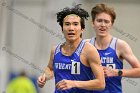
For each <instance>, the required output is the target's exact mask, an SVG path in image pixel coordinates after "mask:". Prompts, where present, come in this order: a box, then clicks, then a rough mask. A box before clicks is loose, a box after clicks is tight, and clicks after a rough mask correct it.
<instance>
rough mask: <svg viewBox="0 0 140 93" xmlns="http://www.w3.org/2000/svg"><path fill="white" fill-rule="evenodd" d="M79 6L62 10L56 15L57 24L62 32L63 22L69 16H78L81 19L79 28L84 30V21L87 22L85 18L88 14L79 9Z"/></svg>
mask: <svg viewBox="0 0 140 93" xmlns="http://www.w3.org/2000/svg"><path fill="white" fill-rule="evenodd" d="M80 5H81V4H78V5H75V6H74V7H72V8H69V7H66V8H64V9H63V10H62V11H60V12H58V13H57V22H58V23H59V25H60V26H61V28H62V30H63V20H64V18H65V17H66V16H67V15H70V14H75V15H78V16H79V17H80V18H81V21H80V23H81V28H82V29H84V28H85V21H84V19H86V20H88V19H87V17H89V14H88V12H87V11H85V10H84V9H82V8H80Z"/></svg>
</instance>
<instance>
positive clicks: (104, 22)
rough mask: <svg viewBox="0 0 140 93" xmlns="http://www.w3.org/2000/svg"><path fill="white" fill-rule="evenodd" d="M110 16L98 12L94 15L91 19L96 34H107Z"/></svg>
mask: <svg viewBox="0 0 140 93" xmlns="http://www.w3.org/2000/svg"><path fill="white" fill-rule="evenodd" d="M111 20H112V19H111V16H110V15H109V14H107V13H100V14H97V15H96V18H95V20H94V21H93V27H94V29H95V33H96V36H107V35H108V34H109V31H110V29H111V27H112V22H111Z"/></svg>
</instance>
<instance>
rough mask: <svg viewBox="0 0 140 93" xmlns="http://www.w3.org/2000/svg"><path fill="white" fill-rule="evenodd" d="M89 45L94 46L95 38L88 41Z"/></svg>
mask: <svg viewBox="0 0 140 93" xmlns="http://www.w3.org/2000/svg"><path fill="white" fill-rule="evenodd" d="M89 43H91V44H92V45H94V46H95V37H93V38H91V39H90V41H89Z"/></svg>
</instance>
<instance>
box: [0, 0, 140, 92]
mask: <svg viewBox="0 0 140 93" xmlns="http://www.w3.org/2000/svg"><path fill="white" fill-rule="evenodd" d="M73 2H75V3H81V4H82V7H83V8H85V9H86V10H87V11H88V12H89V14H90V11H91V8H92V7H93V6H94V5H95V4H96V3H98V2H102V0H94V1H93V0H89V1H87V0H77V1H75V0H58V1H57V0H13V1H12V0H11V1H9V3H7V4H8V7H2V8H1V7H0V27H1V28H0V36H1V37H0V48H1V49H2V47H6V51H0V52H1V53H0V54H1V56H0V75H1V73H5V74H3V75H2V76H3V78H4V79H2V78H1V77H0V84H1V86H3V87H2V88H1V89H2V91H4V90H5V88H6V84H5V83H6V78H7V74H8V72H10V71H14V72H20V71H22V70H23V69H24V70H25V71H26V72H27V73H28V74H29V75H34V76H39V75H40V74H41V72H40V70H41V69H43V68H45V66H46V65H47V63H48V60H49V54H50V49H51V47H52V46H53V45H56V44H58V43H59V42H61V41H62V40H61V35H62V34H61V28H60V26H59V25H58V23H57V22H56V15H55V14H56V13H57V12H58V11H60V9H63V8H64V7H66V6H71V5H72V3H73ZM103 2H106V3H107V4H108V5H110V6H112V7H114V9H115V10H116V12H117V19H116V23H115V24H114V26H115V27H116V28H117V29H118V30H116V29H113V30H112V34H113V35H114V36H116V37H118V38H121V39H123V40H125V41H127V42H128V43H129V45H130V46H131V47H132V49H133V52H134V54H135V55H136V57H138V59H140V56H139V51H138V50H139V47H140V42H139V39H140V38H139V35H140V34H139V33H140V32H139V24H140V18H139V16H140V12H139V11H140V1H139V0H133V1H131V0H124V1H119V0H117V1H107V0H104V1H103ZM6 11H7V12H6ZM4 12H6V13H4ZM5 15H6V16H5ZM3 18H4V19H3ZM1 20H3V21H1ZM6 22H7V23H6ZM122 33H125V34H124V35H123V34H122ZM128 34H129V36H130V35H133V37H134V38H133V40H131V39H132V36H131V39H130V37H127V35H128ZM58 35H59V36H58ZM93 35H94V33H93V29H92V27H91V18H90V19H89V20H88V21H86V30H85V32H84V35H83V36H84V38H91V37H92V36H93ZM136 39H137V40H136ZM7 51H10V52H12V54H10V52H7ZM15 55H16V56H15ZM124 65H125V67H129V65H128V64H127V63H126V62H125V63H124ZM6 73H7V74H6ZM1 81H3V83H1ZM122 83H123V91H124V92H123V93H132V92H134V91H135V92H134V93H139V92H140V89H139V87H140V79H124V80H122ZM134 85H136V86H134ZM1 86H0V87H1ZM53 91H54V79H53V80H50V81H49V82H47V83H46V86H45V87H44V88H43V89H41V93H53Z"/></svg>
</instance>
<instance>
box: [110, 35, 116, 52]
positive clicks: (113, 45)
mask: <svg viewBox="0 0 140 93" xmlns="http://www.w3.org/2000/svg"><path fill="white" fill-rule="evenodd" d="M116 43H117V38H116V37H113V39H112V41H111V43H110V45H109V47H110V48H112V49H114V50H116Z"/></svg>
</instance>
